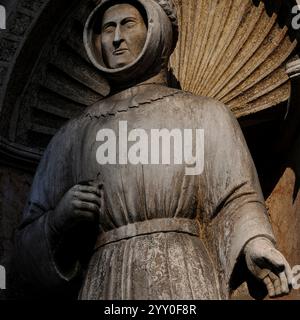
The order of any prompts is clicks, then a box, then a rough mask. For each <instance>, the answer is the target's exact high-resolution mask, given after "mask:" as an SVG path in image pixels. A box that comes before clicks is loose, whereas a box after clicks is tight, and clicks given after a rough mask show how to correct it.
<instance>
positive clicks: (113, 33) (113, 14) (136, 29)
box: [101, 3, 147, 69]
mask: <svg viewBox="0 0 300 320" xmlns="http://www.w3.org/2000/svg"><path fill="white" fill-rule="evenodd" d="M146 37H147V26H146V20H145V17H144V18H143V17H142V13H141V12H140V11H139V10H138V9H137V8H136V7H134V6H133V5H131V4H128V3H122V4H116V5H114V6H112V7H110V8H108V9H107V10H106V11H105V13H104V15H103V18H102V22H101V47H102V55H103V60H104V63H105V65H106V66H107V67H108V68H111V69H116V68H122V67H124V66H126V65H128V64H130V63H132V62H133V61H135V60H136V59H137V57H138V56H139V54H140V53H141V52H142V49H143V47H144V45H145V42H146Z"/></svg>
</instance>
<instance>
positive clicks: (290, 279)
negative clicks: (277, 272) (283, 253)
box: [285, 260, 293, 288]
mask: <svg viewBox="0 0 300 320" xmlns="http://www.w3.org/2000/svg"><path fill="white" fill-rule="evenodd" d="M285 261H286V260H285ZM285 275H286V278H287V282H288V286H289V287H290V288H291V287H292V285H293V272H292V269H291V267H290V265H289V263H288V262H287V261H286V263H285Z"/></svg>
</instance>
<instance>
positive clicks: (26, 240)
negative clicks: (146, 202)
mask: <svg viewBox="0 0 300 320" xmlns="http://www.w3.org/2000/svg"><path fill="white" fill-rule="evenodd" d="M74 125H75V124H74V123H70V124H68V125H66V126H65V127H63V128H62V129H61V130H60V131H59V132H58V133H57V134H56V136H55V137H54V138H53V139H52V141H51V142H50V144H49V146H48V148H47V149H46V151H45V152H44V155H43V157H42V159H41V161H40V164H39V166H38V169H37V172H36V175H35V178H34V181H33V184H32V188H31V193H30V196H29V200H28V203H27V205H26V207H25V209H24V212H23V219H22V223H21V225H20V227H19V229H18V230H17V232H16V239H15V240H16V241H15V242H16V254H17V261H18V268H19V269H20V271H21V273H22V275H23V276H24V278H25V279H26V280H27V281H28V282H30V283H34V284H36V285H37V286H42V287H44V288H51V289H53V288H56V287H61V286H66V285H68V283H70V282H71V280H72V279H74V278H75V277H76V276H77V275H78V273H79V272H80V268H79V263H78V262H77V261H69V263H67V266H64V268H62V267H61V266H59V265H58V264H57V261H56V259H55V258H54V255H55V250H58V247H57V246H58V243H57V241H53V239H52V238H51V237H52V235H51V230H50V228H49V225H48V218H49V215H50V214H52V213H53V210H54V208H55V207H56V205H57V204H58V202H59V200H60V199H61V198H62V196H63V195H64V194H65V193H66V191H68V190H69V189H70V188H71V187H72V186H73V185H74V181H73V180H74V178H73V174H72V160H73V156H74V153H73V138H74V134H73V132H74V130H72V129H74ZM68 258H69V257H68V255H66V259H67V260H68Z"/></svg>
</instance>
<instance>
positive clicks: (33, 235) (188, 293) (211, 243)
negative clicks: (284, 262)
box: [17, 84, 274, 300]
mask: <svg viewBox="0 0 300 320" xmlns="http://www.w3.org/2000/svg"><path fill="white" fill-rule="evenodd" d="M120 121H128V131H130V130H133V129H140V128H141V129H144V130H146V132H150V130H151V129H168V130H172V129H181V130H182V131H183V130H184V129H203V130H204V150H205V157H204V171H203V173H202V174H201V175H195V176H188V175H186V174H185V168H186V165H185V164H184V163H183V164H181V165H177V164H176V165H175V164H166V165H163V164H160V165H153V164H149V165H145V164H138V165H133V164H130V163H128V164H126V165H124V164H115V165H111V164H105V165H99V163H98V162H97V160H96V152H97V148H98V147H99V142H97V141H96V136H97V132H98V131H99V130H100V129H103V128H107V129H112V130H114V132H116V133H117V132H118V126H119V122H120ZM194 143H195V142H194ZM99 177H100V178H99ZM95 179H101V182H102V183H103V185H104V195H105V208H104V210H102V211H101V214H100V230H101V231H100V234H105V233H107V232H111V231H113V230H119V228H121V227H125V228H126V226H129V225H130V226H132V225H135V224H137V223H143V222H145V221H150V223H151V221H155V223H156V224H158V225H159V223H160V221H161V223H162V224H163V223H168V221H171V220H172V221H174V223H175V225H176V223H177V224H179V225H180V224H181V223H184V221H187V220H189V221H193V222H197V225H198V226H199V235H196V234H190V233H189V232H180V230H179V231H178V230H176V228H175V229H174V230H171V231H170V230H169V231H168V232H164V231H163V230H162V231H155V232H154V231H152V232H149V233H144V234H138V235H136V236H134V235H131V236H130V235H129V236H128V237H127V238H123V239H120V240H118V241H113V242H111V243H108V244H105V245H103V246H100V247H98V248H95V250H94V251H93V252H92V254H91V257H90V261H89V264H88V267H87V268H86V270H85V272H84V273H83V274H84V280H83V282H82V288H81V291H80V294H79V298H80V299H96V300H97V299H220V298H223V299H227V298H228V297H229V293H230V281H231V278H232V275H233V272H238V269H237V271H234V270H236V268H235V266H236V264H237V261H238V259H239V258H240V257H241V256H242V254H243V248H244V246H245V245H246V244H247V242H248V241H250V240H251V239H254V238H255V237H266V238H269V239H270V240H272V241H274V236H273V232H272V228H271V225H270V222H269V219H268V214H267V212H266V208H265V204H264V199H263V196H262V192H261V188H260V184H259V180H258V177H257V173H256V169H255V166H254V164H253V161H252V158H251V155H250V153H249V150H248V148H247V145H246V142H245V140H244V137H243V134H242V132H241V129H240V127H239V125H238V123H237V121H236V119H235V118H234V116H233V115H232V114H231V112H230V111H229V110H228V109H227V107H226V106H224V105H223V104H222V103H220V102H218V101H215V100H213V99H210V98H205V97H198V96H195V95H192V94H190V93H187V92H184V91H180V90H176V89H171V88H168V87H166V86H163V85H158V84H150V85H149V84H148V85H140V86H135V87H133V88H130V89H126V90H124V91H122V92H120V93H117V94H115V95H113V96H110V97H108V98H106V99H104V100H102V101H99V102H97V103H96V104H95V105H93V106H92V107H90V108H88V109H87V110H86V112H85V113H84V114H83V115H81V116H80V117H78V118H76V119H74V120H71V121H70V122H69V123H68V124H67V125H66V126H64V127H63V128H62V129H61V130H60V131H59V132H58V133H57V135H56V136H55V137H54V138H53V140H52V141H51V143H50V144H49V146H48V148H47V150H46V151H45V154H44V156H43V158H42V160H41V162H40V165H39V167H38V170H37V173H36V176H35V179H34V183H33V186H32V192H31V195H30V198H29V202H28V205H27V207H26V209H25V211H24V218H23V223H22V225H21V227H20V229H19V231H18V234H17V247H18V254H19V261H20V264H21V266H22V270H23V273H24V275H25V276H26V277H27V279H29V280H31V281H33V282H36V283H39V284H40V285H42V286H44V287H45V288H52V289H53V288H63V287H64V286H66V285H67V284H68V283H70V282H72V280H73V279H74V278H75V277H76V276H77V275H78V274H79V273H82V272H83V271H82V268H81V267H80V262H79V261H74V263H72V264H71V265H69V266H68V268H65V267H63V266H62V265H61V264H60V260H59V259H56V258H55V257H56V255H55V250H57V248H56V247H54V246H53V244H52V241H51V231H50V230H49V224H48V217H49V215H50V214H53V210H54V209H55V208H56V206H57V204H58V202H59V200H60V199H61V198H62V196H63V195H64V194H65V193H66V192H67V191H68V190H69V189H70V188H71V187H72V186H74V185H76V184H77V183H79V182H81V181H88V180H95ZM160 219H161V220H160ZM179 229H180V228H179ZM78 239H80V234H79V235H78ZM64 255H65V256H66V257H67V256H68V252H64ZM64 255H61V256H64Z"/></svg>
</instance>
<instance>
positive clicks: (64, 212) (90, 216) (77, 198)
mask: <svg viewBox="0 0 300 320" xmlns="http://www.w3.org/2000/svg"><path fill="white" fill-rule="evenodd" d="M102 207H103V189H102V185H101V184H99V185H96V186H95V185H92V183H90V184H88V185H87V184H86V183H82V184H78V185H75V186H74V187H72V188H71V189H70V190H69V191H68V192H66V194H65V195H64V196H63V198H62V199H61V200H60V202H59V203H58V205H57V207H56V208H55V210H54V211H53V212H52V213H51V214H50V216H49V223H50V227H51V229H52V230H54V231H55V232H56V233H57V234H60V233H61V232H63V231H64V230H66V229H68V228H72V227H73V226H76V225H78V224H79V223H80V222H83V221H85V222H90V223H92V224H95V225H96V224H98V223H99V214H100V210H101V208H102Z"/></svg>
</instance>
